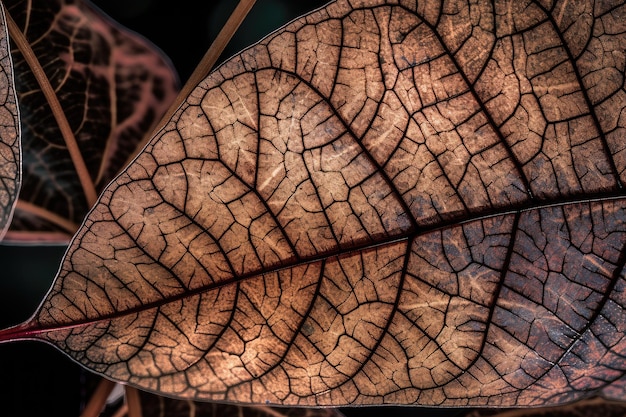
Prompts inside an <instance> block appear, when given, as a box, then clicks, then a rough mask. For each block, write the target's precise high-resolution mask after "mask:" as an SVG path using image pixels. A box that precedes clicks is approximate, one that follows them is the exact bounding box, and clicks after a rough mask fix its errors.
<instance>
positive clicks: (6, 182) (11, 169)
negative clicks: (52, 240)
mask: <svg viewBox="0 0 626 417" xmlns="http://www.w3.org/2000/svg"><path fill="white" fill-rule="evenodd" d="M0 126H1V128H0V240H2V238H3V236H4V234H5V233H6V231H7V229H8V227H9V224H10V222H11V219H12V217H13V210H14V209H15V202H16V201H17V195H18V193H19V189H20V184H21V146H20V133H19V120H18V110H17V97H16V96H15V82H14V80H13V63H12V62H11V55H10V53H9V41H8V34H7V27H6V22H5V19H4V12H3V11H2V10H0Z"/></svg>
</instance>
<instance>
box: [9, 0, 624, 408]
mask: <svg viewBox="0 0 626 417" xmlns="http://www.w3.org/2000/svg"><path fill="white" fill-rule="evenodd" d="M391 3H394V2H390V4H386V3H384V2H383V1H382V0H379V1H377V0H369V1H353V2H350V3H349V2H347V1H337V2H334V3H331V4H329V5H328V6H327V7H325V8H323V9H320V10H319V11H316V12H313V13H311V14H310V15H308V16H305V17H303V18H302V19H300V20H298V21H296V22H294V23H292V24H290V25H289V26H287V27H285V28H284V29H282V30H280V31H278V32H275V33H274V34H272V35H271V36H269V37H268V38H267V39H265V40H264V41H262V42H261V43H259V44H258V45H256V46H255V47H253V48H251V49H249V50H247V51H244V52H243V53H242V54H241V55H239V56H237V57H235V58H233V59H232V60H231V61H229V62H228V63H226V64H224V65H223V66H221V67H220V68H219V69H218V70H217V71H216V72H215V73H213V74H212V75H211V76H210V77H209V78H207V79H206V80H205V81H204V82H203V83H201V84H200V85H199V86H198V88H197V89H196V90H195V91H194V92H193V93H192V94H191V95H190V96H189V98H188V99H187V102H186V103H185V104H184V105H183V106H182V107H181V108H180V109H179V111H178V112H177V113H176V114H175V115H174V116H173V118H172V119H171V121H170V123H169V124H168V125H167V126H166V127H165V128H164V129H163V131H161V132H160V133H159V134H158V135H157V137H155V138H154V140H153V141H152V142H151V143H150V145H149V146H148V147H147V148H146V149H145V150H144V152H143V153H142V154H141V155H140V157H139V158H138V159H137V160H136V161H135V162H134V163H133V164H132V165H131V166H129V167H128V168H127V169H126V170H125V171H124V173H123V174H122V175H121V176H119V177H118V178H117V179H116V180H115V181H114V183H113V184H111V186H109V187H108V188H107V189H106V190H105V191H104V192H103V194H102V197H101V200H100V202H99V204H98V205H97V206H96V207H95V209H94V210H93V211H92V212H91V214H90V215H89V217H88V219H87V221H86V223H85V224H84V227H83V228H82V229H81V230H80V231H79V232H78V233H77V235H76V237H75V239H74V240H73V242H72V244H71V247H70V249H69V251H68V253H67V255H66V258H65V260H64V262H63V264H62V267H61V270H60V272H59V276H58V278H57V280H56V282H55V284H54V285H53V288H52V289H51V291H50V293H49V294H48V296H47V297H46V299H45V301H44V302H43V304H42V305H41V308H40V310H39V311H38V312H37V313H36V315H35V316H34V317H33V319H32V320H31V321H29V322H28V323H25V324H23V325H21V326H18V327H16V328H14V329H10V330H7V331H4V332H2V333H0V340H2V339H5V340H6V339H18V338H24V337H28V338H38V339H42V340H45V341H47V342H49V343H52V344H54V345H56V346H58V347H59V348H60V349H62V350H63V351H65V352H66V353H67V354H68V355H70V356H71V357H73V358H75V359H76V360H77V361H78V362H80V363H82V364H84V365H85V366H88V367H90V368H91V369H93V370H95V371H96V372H99V373H102V374H105V375H107V376H109V377H111V378H114V379H117V380H120V381H124V382H128V383H130V384H133V385H136V386H139V387H142V388H145V389H147V390H152V391H157V392H162V393H165V394H167V395H170V396H180V397H188V398H195V399H204V400H227V401H241V402H253V403H260V404H264V403H266V402H268V403H278V404H290V405H345V404H348V405H356V404H421V405H445V406H484V405H489V406H536V405H546V404H557V403H563V402H568V401H573V400H575V399H579V398H581V397H584V396H589V395H594V394H603V395H605V396H608V397H612V398H616V399H623V398H624V397H626V376H625V370H626V313H625V311H624V309H625V308H626V275H625V271H624V264H625V262H626V249H625V246H626V194H625V193H624V188H623V185H622V183H623V181H624V180H625V179H626V178H625V177H626V152H625V150H626V148H624V133H625V130H624V128H625V124H626V120H625V119H624V117H623V114H624V108H625V107H626V95H625V93H626V92H625V91H624V63H625V59H624V50H625V46H626V25H625V24H624V22H626V6H625V5H624V4H623V3H616V4H609V2H595V3H594V2H556V3H554V4H551V3H550V4H548V3H547V2H540V1H536V2H520V1H509V2H497V3H496V4H495V5H494V4H492V3H491V2H486V1H483V2H480V1H479V2H474V3H472V4H471V5H469V4H468V3H467V2H462V1H446V2H443V3H442V4H440V3H438V2H435V1H432V2H424V3H422V2H420V3H419V4H417V5H416V3H415V2H411V1H403V2H401V3H400V4H399V5H398V4H391Z"/></svg>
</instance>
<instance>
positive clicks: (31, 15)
mask: <svg viewBox="0 0 626 417" xmlns="http://www.w3.org/2000/svg"><path fill="white" fill-rule="evenodd" d="M4 3H5V5H6V7H7V9H8V11H9V13H10V15H11V16H12V18H13V20H14V21H15V22H16V24H17V26H18V27H19V30H20V31H21V32H23V34H24V36H25V37H26V40H27V42H28V43H29V46H30V48H32V52H33V53H34V55H35V56H36V58H37V60H38V61H39V63H40V65H41V67H42V68H43V70H44V72H45V77H46V78H47V80H48V81H49V83H50V85H51V86H52V88H53V89H54V92H55V93H56V96H57V98H58V101H59V103H60V104H61V107H62V112H63V113H64V117H65V118H66V119H67V122H68V123H69V126H70V128H71V133H72V134H73V135H74V137H75V139H76V142H77V143H78V147H79V149H80V153H81V156H82V159H83V160H84V164H85V165H86V167H87V170H88V176H89V177H90V178H89V179H88V181H90V182H92V183H93V186H94V187H95V189H96V191H97V192H99V191H101V190H102V189H103V188H104V187H105V186H106V185H107V184H108V183H109V182H110V180H111V179H112V178H113V177H114V176H115V175H116V174H117V173H118V172H119V171H120V170H121V169H122V168H123V166H124V164H125V163H126V161H127V160H128V158H129V157H130V156H131V155H132V154H133V153H134V152H135V148H136V146H137V144H138V143H139V142H140V141H141V140H142V139H143V136H144V135H146V134H147V133H148V132H149V131H150V129H151V127H152V125H153V124H155V123H156V122H157V121H158V119H159V118H160V117H161V115H162V114H163V113H164V112H165V110H166V109H167V107H168V106H169V104H170V102H171V101H172V100H173V98H174V97H175V95H176V92H177V88H178V87H177V83H178V81H177V78H176V75H175V72H174V70H173V68H172V66H171V64H170V63H169V61H168V60H167V59H166V58H165V57H164V56H163V54H162V53H161V52H160V51H157V50H156V48H155V47H154V46H152V45H151V44H149V43H148V42H147V41H146V40H144V39H143V38H141V37H139V36H138V35H137V34H134V33H131V32H130V31H128V30H126V29H124V28H121V27H120V26H119V25H117V24H116V23H115V22H113V21H112V20H110V19H109V18H108V17H107V16H106V15H104V14H103V13H102V12H101V11H99V10H97V9H96V8H94V6H92V5H91V4H90V3H87V2H84V1H81V0H67V1H66V0H55V1H43V0H35V1H26V0H9V1H6V2H4ZM14 46H15V44H14ZM12 54H13V57H14V61H15V77H16V83H17V90H18V95H19V97H20V111H21V118H22V128H23V143H24V155H23V162H24V185H23V189H22V193H21V195H20V204H19V206H18V210H17V211H16V215H15V219H14V222H13V224H12V225H11V231H10V232H9V235H8V236H7V238H9V239H11V240H21V241H24V240H26V241H33V240H35V241H36V240H60V241H68V240H69V238H70V237H71V236H72V234H73V233H74V232H75V230H76V228H77V227H78V225H79V224H80V223H81V221H82V219H83V217H84V216H85V214H86V213H87V211H88V210H89V209H90V208H91V205H90V204H89V202H88V198H87V197H86V193H85V189H84V186H83V185H82V184H81V181H80V178H79V175H77V170H76V166H75V164H74V163H73V161H72V159H71V158H70V154H69V152H68V146H67V143H66V142H65V139H64V137H63V135H62V134H61V130H60V128H59V123H58V121H57V120H56V119H55V117H54V114H53V111H52V110H51V105H50V103H49V102H48V101H47V100H46V98H45V97H44V94H43V93H42V88H41V87H40V85H39V83H38V80H37V79H36V77H35V76H34V75H33V72H32V71H31V68H30V66H29V65H28V63H27V61H26V60H25V59H24V56H23V51H21V50H20V48H19V47H18V46H15V47H14V49H13V51H12Z"/></svg>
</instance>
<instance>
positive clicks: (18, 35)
mask: <svg viewBox="0 0 626 417" xmlns="http://www.w3.org/2000/svg"><path fill="white" fill-rule="evenodd" d="M2 7H5V6H4V5H3V6H2ZM4 12H5V14H6V20H7V26H8V29H9V37H10V39H11V40H12V41H13V42H14V43H15V45H16V46H17V48H18V49H19V51H20V52H21V53H22V56H23V57H24V60H25V61H26V63H27V64H28V66H29V67H30V70H31V71H32V72H33V75H34V77H35V79H36V80H37V83H38V84H39V87H41V91H42V93H43V94H44V96H45V97H46V100H47V101H48V104H49V105H50V109H51V110H52V114H53V116H54V119H55V120H56V122H57V125H58V126H59V130H60V131H61V135H62V136H63V140H64V141H65V145H66V146H67V150H68V152H69V154H70V158H71V159H72V163H73V164H74V169H76V173H77V175H78V178H79V180H80V184H81V186H82V188H83V192H84V193H85V197H86V199H87V204H88V205H89V206H90V207H93V205H94V204H95V203H96V200H97V199H98V193H97V192H96V188H95V186H94V184H93V181H92V180H91V176H90V175H89V171H88V170H87V165H86V164H85V160H84V159H83V156H82V154H81V152H80V148H79V147H78V142H76V137H75V136H74V132H72V128H71V127H70V124H69V122H68V121H67V118H66V117H65V112H64V111H63V108H62V107H61V103H60V102H59V98H58V97H57V95H56V92H55V91H54V89H53V88H52V85H51V84H50V80H49V79H48V77H47V76H46V73H45V71H44V70H43V67H42V66H41V63H40V62H39V60H38V59H37V56H36V55H35V53H34V52H33V50H32V48H31V47H30V44H29V43H28V40H27V39H26V37H25V36H24V34H23V33H22V31H21V30H20V28H19V27H18V26H17V24H16V23H15V21H14V20H13V18H12V17H11V15H10V14H9V12H8V11H7V10H6V7H5V9H4Z"/></svg>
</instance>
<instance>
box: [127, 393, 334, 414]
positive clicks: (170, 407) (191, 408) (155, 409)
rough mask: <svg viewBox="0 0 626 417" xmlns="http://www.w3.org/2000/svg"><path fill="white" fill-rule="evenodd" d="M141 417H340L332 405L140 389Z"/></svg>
mask: <svg viewBox="0 0 626 417" xmlns="http://www.w3.org/2000/svg"><path fill="white" fill-rule="evenodd" d="M139 396H140V398H141V410H142V415H143V417H156V416H167V417H193V416H197V417H212V416H219V417H244V416H245V417H342V416H343V414H341V413H340V412H339V411H338V410H336V409H334V408H285V407H268V406H265V405H260V406H239V405H233V404H218V403H203V402H194V401H191V400H176V399H173V398H166V397H160V396H157V395H154V394H150V393H147V392H145V391H140V392H139Z"/></svg>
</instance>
